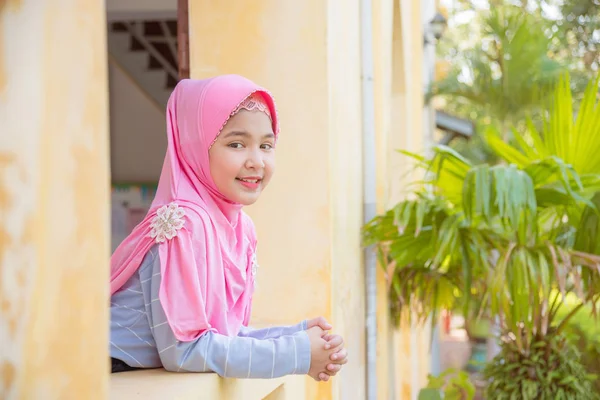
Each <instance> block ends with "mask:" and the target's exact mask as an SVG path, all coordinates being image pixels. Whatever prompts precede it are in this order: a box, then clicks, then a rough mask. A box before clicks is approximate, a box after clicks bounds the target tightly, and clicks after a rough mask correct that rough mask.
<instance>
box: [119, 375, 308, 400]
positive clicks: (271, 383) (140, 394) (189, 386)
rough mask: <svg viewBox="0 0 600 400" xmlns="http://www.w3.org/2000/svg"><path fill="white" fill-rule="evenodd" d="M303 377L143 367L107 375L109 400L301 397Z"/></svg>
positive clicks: (291, 399)
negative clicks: (235, 375) (232, 376)
mask: <svg viewBox="0 0 600 400" xmlns="http://www.w3.org/2000/svg"><path fill="white" fill-rule="evenodd" d="M304 379H305V378H304V377H302V376H297V375H295V376H287V377H283V378H277V379H229V378H227V379H225V378H221V377H220V376H218V375H217V374H214V373H182V372H167V371H165V370H164V369H162V368H161V369H145V370H139V371H130V372H119V373H116V374H111V375H110V400H131V399H145V400H153V399H156V400H166V399H178V400H179V399H181V400H186V399H194V400H204V399H207V400H208V399H210V400H214V399H232V400H233V399H235V400H246V399H247V400H259V399H272V400H304V399H305V392H304V383H305V380H304Z"/></svg>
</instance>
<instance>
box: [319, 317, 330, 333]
mask: <svg viewBox="0 0 600 400" xmlns="http://www.w3.org/2000/svg"><path fill="white" fill-rule="evenodd" d="M317 325H319V326H320V327H321V329H323V330H325V331H328V330H330V329H331V328H333V326H331V324H330V323H329V322H327V320H326V319H325V318H324V317H318V318H317Z"/></svg>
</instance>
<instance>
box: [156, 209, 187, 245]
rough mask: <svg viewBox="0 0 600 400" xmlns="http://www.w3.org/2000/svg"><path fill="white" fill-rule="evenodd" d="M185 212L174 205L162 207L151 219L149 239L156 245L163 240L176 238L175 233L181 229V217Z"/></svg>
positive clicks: (182, 222)
mask: <svg viewBox="0 0 600 400" xmlns="http://www.w3.org/2000/svg"><path fill="white" fill-rule="evenodd" d="M184 215H185V211H183V208H179V206H178V205H177V204H175V203H170V204H167V205H165V206H162V207H161V208H159V209H158V211H157V212H156V216H155V217H154V218H152V222H151V224H150V227H151V228H152V230H151V231H150V237H151V238H153V239H154V240H155V241H156V243H162V242H164V241H165V240H167V239H168V240H171V239H173V238H174V237H175V236H177V231H179V230H180V229H181V228H183V224H184V221H183V216H184Z"/></svg>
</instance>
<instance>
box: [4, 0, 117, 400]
mask: <svg viewBox="0 0 600 400" xmlns="http://www.w3.org/2000/svg"><path fill="white" fill-rule="evenodd" d="M105 41H106V35H105V17H104V4H103V2H101V1H97V2H80V1H75V0H56V1H55V0H53V1H36V0H8V1H7V0H4V1H0V397H2V398H3V399H44V400H52V399H60V400H65V399H104V398H105V396H106V387H107V381H108V360H107V347H108V340H107V334H108V329H107V321H108V309H107V303H108V285H107V283H106V282H107V280H108V259H109V244H108V243H109V242H108V238H109V213H108V206H109V170H108V168H109V167H108V146H107V144H108V143H107V140H108V139H107V138H108V123H107V78H106V49H105Z"/></svg>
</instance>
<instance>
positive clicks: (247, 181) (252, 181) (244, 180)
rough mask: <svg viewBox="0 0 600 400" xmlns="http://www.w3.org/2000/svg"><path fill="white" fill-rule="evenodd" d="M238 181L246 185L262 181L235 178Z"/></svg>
mask: <svg viewBox="0 0 600 400" xmlns="http://www.w3.org/2000/svg"><path fill="white" fill-rule="evenodd" d="M235 179H237V180H238V181H242V182H246V183H258V182H260V181H262V179H258V178H254V179H245V178H235Z"/></svg>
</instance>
